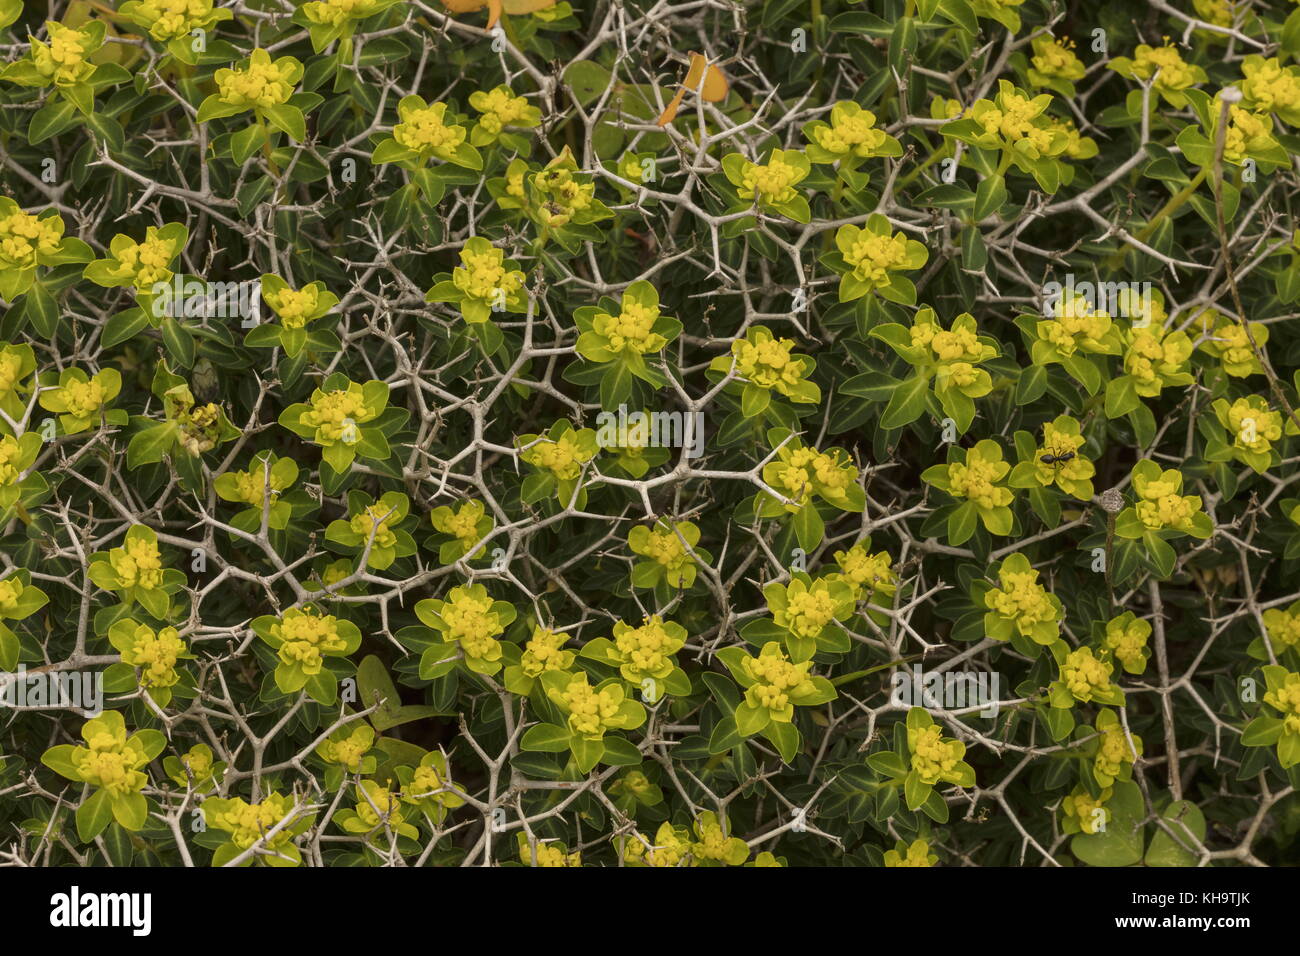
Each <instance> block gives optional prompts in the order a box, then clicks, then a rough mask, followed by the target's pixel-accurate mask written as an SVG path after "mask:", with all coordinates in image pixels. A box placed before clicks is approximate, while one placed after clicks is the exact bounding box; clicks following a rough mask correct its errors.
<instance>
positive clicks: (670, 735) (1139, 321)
mask: <svg viewBox="0 0 1300 956" xmlns="http://www.w3.org/2000/svg"><path fill="white" fill-rule="evenodd" d="M47 20H48V21H49V22H47ZM0 24H6V27H5V30H4V33H5V36H3V37H2V38H0V50H3V54H4V60H5V61H6V63H7V65H6V66H4V67H3V69H2V70H0V98H2V99H0V103H3V110H2V111H0V158H2V165H0V196H3V197H4V198H0V298H2V299H3V301H4V306H5V312H4V315H3V318H2V319H0V436H3V437H0V510H3V515H2V516H0V519H2V521H3V540H0V562H2V564H3V579H2V580H0V669H3V670H4V671H6V672H7V673H6V674H5V675H4V676H0V690H2V691H3V692H4V693H5V694H6V695H7V696H6V697H5V701H6V704H5V713H3V714H2V715H0V716H2V717H3V730H2V731H0V753H2V754H3V765H2V768H0V829H2V832H3V836H2V838H0V856H2V857H3V858H4V859H5V860H6V861H8V862H11V863H23V864H40V865H65V864H95V863H103V862H105V861H106V860H107V861H111V862H113V863H114V864H118V865H122V864H129V863H134V864H137V865H138V864H160V863H161V864H167V865H209V864H211V863H217V864H223V863H225V864H228V863H241V864H246V863H252V862H260V863H266V864H273V865H297V864H304V865H357V864H362V865H434V864H437V865H482V864H495V863H513V864H518V863H521V862H522V863H532V862H536V863H538V864H544V865H578V864H582V865H606V866H612V865H621V864H642V863H646V862H649V863H653V864H656V865H688V864H730V865H737V864H740V863H749V864H752V865H777V864H781V863H785V864H789V865H809V864H812V865H882V864H884V865H900V864H911V865H929V864H935V863H938V864H942V865H953V866H961V865H969V866H986V865H1026V866H1057V865H1065V866H1070V865H1085V864H1086V865H1131V864H1140V863H1146V864H1148V865H1181V866H1192V865H1207V864H1209V865H1240V864H1251V865H1265V864H1268V865H1276V864H1286V863H1295V862H1296V859H1297V831H1298V830H1300V797H1297V794H1296V790H1295V788H1296V786H1297V785H1298V784H1300V674H1297V673H1296V671H1297V670H1300V577H1298V576H1297V574H1296V567H1297V559H1298V558H1300V500H1297V496H1296V493H1295V490H1294V486H1295V483H1296V481H1297V479H1300V467H1298V464H1300V458H1298V457H1297V454H1296V449H1297V442H1296V439H1295V437H1294V435H1295V434H1296V433H1297V432H1298V431H1300V420H1297V419H1296V413H1295V409H1296V407H1297V405H1298V404H1300V397H1298V395H1297V376H1296V372H1297V369H1300V335H1297V333H1296V332H1295V326H1296V315H1297V312H1296V302H1297V300H1300V238H1298V237H1300V233H1297V232H1296V225H1295V219H1294V210H1293V208H1292V207H1293V203H1294V201H1295V197H1296V195H1297V190H1296V169H1297V166H1296V161H1297V155H1300V137H1297V135H1296V134H1295V132H1294V130H1295V127H1296V125H1297V124H1300V67H1296V66H1294V65H1292V64H1293V63H1294V61H1295V60H1296V58H1297V57H1300V14H1298V13H1297V12H1296V8H1295V6H1294V4H1292V3H1288V2H1283V0H1272V2H1253V0H1239V2H1225V0H1205V2H1201V0H1170V2H1169V3H1166V2H1162V0H1151V2H1149V3H1147V4H1145V5H1140V4H1133V3H1129V2H1115V3H1104V4H1103V3H1085V2H1067V3H1061V2H1047V0H1027V2H1020V0H870V2H866V3H850V2H847V0H767V2H738V0H683V2H669V0H576V2H575V0H566V2H562V3H558V4H553V3H547V2H545V0H491V2H487V0H443V2H442V3H439V2H437V0H430V2H428V3H422V2H407V0H397V2H394V0H320V2H315V0H313V2H308V3H305V4H303V5H301V6H300V7H295V6H294V5H293V4H292V3H290V2H277V0H265V2H261V0H259V2H253V3H246V2H243V0H240V2H237V3H234V4H230V5H225V6H218V7H214V6H213V5H212V3H211V0H130V2H125V3H121V4H119V5H117V7H116V8H114V7H113V6H110V5H108V0H105V3H103V4H101V3H98V2H87V0H73V2H68V3H65V2H53V3H51V4H50V5H49V7H48V9H47V8H46V7H45V6H44V5H41V6H39V7H38V6H36V5H32V4H28V5H27V6H26V8H24V7H23V6H22V5H21V3H20V2H19V0H0ZM218 283H221V284H224V285H220V286H218V285H216V284H218ZM1053 283H1056V285H1052V284H1053ZM1096 283H1115V284H1116V285H1113V286H1103V287H1101V288H1097V287H1096V285H1095V284H1096ZM1143 283H1149V285H1145V286H1144V285H1143ZM1085 284H1090V285H1085ZM218 292H219V293H220V294H219V295H218V294H216V293H218ZM1144 292H1146V293H1148V294H1146V295H1145V296H1144V295H1143V293H1144ZM208 293H212V294H208ZM205 296H206V298H205ZM259 298H260V307H259V306H258V300H259ZM620 407H621V408H622V414H623V417H622V419H621V421H623V422H624V423H625V424H626V423H627V422H628V417H627V416H628V415H629V414H631V413H636V412H648V413H652V415H654V416H657V417H654V418H652V419H651V420H652V421H653V422H654V423H655V425H656V429H655V431H656V434H655V435H654V436H653V437H654V438H655V439H656V440H657V442H656V443H657V444H658V445H665V444H666V445H668V446H669V447H638V443H639V444H640V445H641V446H644V445H645V444H646V439H647V438H648V437H651V436H648V435H647V434H646V431H645V430H640V431H639V430H638V428H637V424H636V423H637V419H636V418H633V419H632V420H631V421H632V425H631V428H630V430H627V429H625V430H624V431H623V432H621V433H620V432H619V431H618V430H617V429H612V430H611V429H610V428H609V424H610V419H609V418H608V417H600V413H601V412H602V411H605V412H613V413H615V421H618V420H619V419H618V418H617V416H618V413H619V409H620ZM602 426H605V427H604V429H602ZM701 427H702V433H701V431H700V430H699V429H700V428H701ZM611 435H612V437H611ZM268 492H269V493H268ZM20 667H21V668H23V671H22V672H21V673H19V668H20ZM918 668H919V669H920V671H919V674H920V675H921V676H919V677H918V681H922V680H923V679H924V675H926V674H929V675H936V676H937V678H938V679H939V680H941V681H944V680H945V678H947V680H946V682H945V685H944V687H945V688H946V692H936V694H935V695H933V696H930V697H925V696H923V695H918V694H910V695H909V694H908V693H900V692H899V691H898V688H899V686H900V681H899V679H898V676H899V675H901V676H902V677H903V681H902V682H901V684H902V686H903V690H904V691H906V690H908V689H912V688H911V683H910V682H911V680H912V678H913V677H917V675H918V670H917V669H918ZM958 674H969V675H970V682H969V683H960V684H959V683H958V682H956V681H954V680H952V679H951V677H952V676H953V675H958ZM33 675H35V679H33ZM58 675H62V679H63V680H65V681H69V682H70V681H71V680H72V679H73V678H75V679H76V680H77V681H78V687H83V686H84V687H85V688H93V687H94V686H96V685H95V683H94V681H95V680H97V679H102V687H103V691H104V696H105V700H104V701H103V706H104V708H105V711H104V713H103V715H101V716H95V714H94V712H93V708H89V709H88V708H87V707H85V706H81V707H70V706H68V704H67V703H66V702H62V703H61V702H59V701H56V700H50V699H49V698H48V697H44V698H42V697H40V696H34V695H39V694H40V693H41V691H40V690H39V688H41V687H46V688H49V687H56V688H57V687H58V686H60V684H59V680H60V679H61V678H60V677H59V676H58ZM83 678H85V679H86V681H87V683H85V684H84V685H83V684H82V683H81V681H82V679H83ZM933 679H935V677H934V676H932V677H931V680H933ZM965 680H966V678H962V681H965ZM20 685H21V687H22V689H23V692H22V695H21V696H19V686H20ZM69 686H70V685H69ZM921 686H922V688H923V687H924V686H927V685H923V684H922V685H921ZM928 686H932V687H933V686H934V685H928ZM959 689H961V690H963V691H965V690H970V691H971V692H972V693H976V697H972V696H970V695H969V694H965V695H963V694H957V693H956V691H958V690H959ZM939 691H944V688H939ZM980 691H982V692H983V694H982V696H980V695H979V694H978V693H977V692H980ZM990 697H992V699H993V700H996V701H998V702H999V703H998V706H996V707H994V708H990V706H989V705H990ZM88 701H89V698H83V699H80V700H79V701H76V702H74V703H80V704H83V705H85V704H87V703H88ZM914 705H923V706H914Z"/></svg>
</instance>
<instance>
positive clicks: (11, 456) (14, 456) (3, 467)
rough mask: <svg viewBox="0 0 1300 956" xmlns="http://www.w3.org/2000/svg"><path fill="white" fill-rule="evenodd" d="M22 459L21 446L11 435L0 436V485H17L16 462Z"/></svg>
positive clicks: (17, 470)
mask: <svg viewBox="0 0 1300 956" xmlns="http://www.w3.org/2000/svg"><path fill="white" fill-rule="evenodd" d="M22 457H23V449H22V446H21V445H19V443H18V439H17V438H14V436H13V435H0V485H12V484H15V483H17V481H18V477H19V468H18V462H19V461H20V460H21V458H22Z"/></svg>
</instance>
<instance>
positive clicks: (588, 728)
mask: <svg viewBox="0 0 1300 956" xmlns="http://www.w3.org/2000/svg"><path fill="white" fill-rule="evenodd" d="M560 697H561V700H562V701H563V702H564V706H565V709H567V710H568V712H569V729H570V730H572V731H573V732H574V733H575V734H578V735H579V736H581V737H602V736H604V734H605V731H606V729H608V728H611V727H614V726H616V725H617V720H616V718H617V717H618V712H619V708H620V707H621V706H622V704H623V695H622V694H620V693H618V692H617V691H616V690H615V689H614V688H613V687H606V688H604V689H603V690H599V691H598V690H596V689H595V688H594V687H592V686H591V685H590V684H589V683H588V682H587V674H586V672H585V671H584V672H582V673H580V674H578V675H576V676H575V677H574V678H573V679H572V680H571V681H569V683H568V684H567V685H565V688H564V691H563V693H562V694H561V695H560Z"/></svg>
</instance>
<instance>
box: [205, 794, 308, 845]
mask: <svg viewBox="0 0 1300 956" xmlns="http://www.w3.org/2000/svg"><path fill="white" fill-rule="evenodd" d="M209 805H211V807H213V808H215V809H212V810H210V809H209ZM292 809H293V803H292V802H291V801H290V799H289V798H288V797H285V796H282V795H280V794H278V793H271V794H267V796H266V799H265V800H263V801H262V802H261V803H248V802H246V801H244V800H242V799H241V798H239V797H233V798H231V799H229V800H225V801H215V800H210V801H208V802H205V803H204V807H203V816H204V819H205V820H206V822H207V824H208V826H211V827H215V828H216V829H218V830H224V831H226V832H227V833H229V834H230V839H231V842H232V843H234V844H235V846H237V847H238V848H239V849H241V850H247V849H248V848H249V847H250V846H252V845H253V844H254V843H256V842H257V841H258V840H260V839H261V838H262V835H263V834H265V833H267V832H268V831H269V830H271V829H272V828H273V827H274V826H275V825H276V824H277V823H279V822H280V821H281V820H283V819H284V818H285V816H287V815H288V813H289V812H290V810H292ZM291 836H292V835H291V834H290V833H289V828H288V827H285V828H282V829H281V830H280V831H279V832H278V833H276V834H275V836H273V837H271V838H270V839H269V840H267V841H266V843H265V844H264V845H266V846H270V847H275V846H278V845H280V844H283V843H286V842H287V841H288V840H289V839H290V838H291Z"/></svg>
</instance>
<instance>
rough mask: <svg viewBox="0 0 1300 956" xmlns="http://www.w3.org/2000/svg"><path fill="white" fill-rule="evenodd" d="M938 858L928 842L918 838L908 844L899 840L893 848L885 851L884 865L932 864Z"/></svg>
mask: <svg viewBox="0 0 1300 956" xmlns="http://www.w3.org/2000/svg"><path fill="white" fill-rule="evenodd" d="M938 860H939V857H938V856H936V855H935V854H933V853H931V852H930V844H929V843H927V842H926V841H925V840H922V839H919V838H918V839H916V840H913V841H912V842H911V843H910V844H908V843H905V842H904V841H902V840H899V841H898V843H897V845H895V847H894V849H892V850H886V851H885V866H934V864H935V863H937V862H938Z"/></svg>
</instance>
